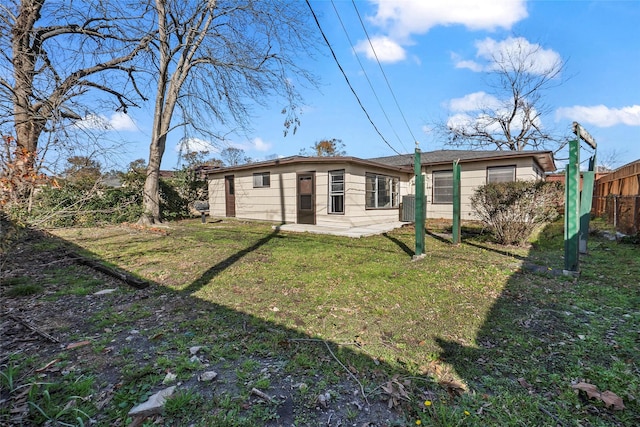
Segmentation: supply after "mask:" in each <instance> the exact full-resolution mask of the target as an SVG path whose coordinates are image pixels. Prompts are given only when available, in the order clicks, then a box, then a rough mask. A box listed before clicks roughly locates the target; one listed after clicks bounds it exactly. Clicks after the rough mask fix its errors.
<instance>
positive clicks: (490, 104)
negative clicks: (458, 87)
mask: <svg viewBox="0 0 640 427" xmlns="http://www.w3.org/2000/svg"><path fill="white" fill-rule="evenodd" d="M500 105H502V103H501V102H500V100H498V98H496V97H495V96H493V95H489V94H488V93H486V92H482V91H480V92H474V93H470V94H468V95H465V96H463V97H462V98H453V99H452V100H450V101H449V109H450V110H451V111H455V112H458V113H464V112H469V111H479V110H483V109H486V108H488V109H498V108H499V107H500Z"/></svg>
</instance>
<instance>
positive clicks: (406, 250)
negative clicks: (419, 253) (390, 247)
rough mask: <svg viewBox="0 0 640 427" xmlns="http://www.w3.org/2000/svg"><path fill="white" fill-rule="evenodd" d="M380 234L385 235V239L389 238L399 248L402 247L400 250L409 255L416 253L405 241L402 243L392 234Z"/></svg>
mask: <svg viewBox="0 0 640 427" xmlns="http://www.w3.org/2000/svg"><path fill="white" fill-rule="evenodd" d="M382 235H383V236H384V237H386V238H387V239H389V240H391V241H392V242H393V243H395V244H396V245H397V246H398V247H399V248H400V249H402V251H403V252H404V253H405V254H407V255H409V256H411V257H412V256H414V255H415V254H416V251H414V250H413V249H411V248H410V247H409V246H407V244H406V243H404V242H403V241H401V240H399V239H396V238H395V237H393V236H390V235H389V233H382Z"/></svg>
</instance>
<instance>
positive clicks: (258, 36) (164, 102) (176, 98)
mask: <svg viewBox="0 0 640 427" xmlns="http://www.w3.org/2000/svg"><path fill="white" fill-rule="evenodd" d="M303 6H304V3H302V2H296V1H282V0H260V1H258V0H242V1H220V0H218V1H216V0H209V1H188V2H184V1H180V0H155V9H156V12H157V25H158V28H157V40H156V41H155V44H154V46H155V49H156V55H157V57H156V58H154V63H156V64H157V70H156V72H155V75H156V76H157V90H156V102H155V111H154V123H153V128H152V137H151V144H150V147H149V162H148V167H147V178H146V181H145V186H144V210H145V212H144V214H143V216H142V217H141V218H140V221H139V222H140V223H141V224H153V223H157V222H161V213H160V204H159V202H160V198H159V192H158V190H159V187H158V177H159V171H160V163H161V161H162V157H163V154H164V151H165V147H166V140H167V135H168V134H169V132H171V131H172V130H173V129H175V128H176V127H183V128H185V129H188V130H189V131H192V132H195V133H198V134H201V135H205V136H206V137H207V138H214V139H216V138H218V139H221V138H222V137H221V136H220V134H219V133H216V130H215V129H217V130H218V131H219V132H221V129H220V127H221V126H225V125H227V124H229V123H233V124H234V125H235V126H238V127H239V128H244V129H248V128H249V123H250V116H251V114H250V113H251V106H252V105H254V104H256V103H257V104H262V105H265V104H266V102H267V99H269V97H271V96H274V95H276V96H279V97H280V98H281V99H282V98H284V101H285V108H284V109H283V110H282V111H283V113H285V115H286V116H285V120H284V126H285V129H287V130H288V129H289V128H292V130H293V131H295V127H296V126H297V124H298V121H297V116H296V105H297V103H298V101H299V99H298V92H297V90H296V88H295V87H294V84H293V82H294V79H295V78H298V79H300V80H302V81H306V82H313V78H312V77H311V76H310V74H309V73H308V72H307V71H305V70H304V69H303V68H302V67H301V66H300V62H299V58H300V57H301V55H302V54H304V53H308V52H310V47H311V46H313V44H314V43H313V41H314V40H315V36H313V34H312V33H310V31H309V30H308V29H309V28H310V27H309V26H308V25H307V22H306V19H307V17H308V13H307V10H306V9H305V8H304V7H303ZM297 59H298V60H297ZM174 118H176V120H175V122H174ZM216 124H217V125H218V126H214V125H216ZM221 133H222V132H221Z"/></svg>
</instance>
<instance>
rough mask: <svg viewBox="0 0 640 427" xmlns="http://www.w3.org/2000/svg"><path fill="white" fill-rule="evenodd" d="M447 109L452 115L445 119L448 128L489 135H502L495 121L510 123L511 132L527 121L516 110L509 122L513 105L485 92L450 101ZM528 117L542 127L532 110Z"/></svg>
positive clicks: (521, 112) (517, 130) (522, 113)
mask: <svg viewBox="0 0 640 427" xmlns="http://www.w3.org/2000/svg"><path fill="white" fill-rule="evenodd" d="M448 107H449V110H450V111H451V112H453V113H454V114H452V115H451V116H449V118H448V119H447V126H448V127H450V128H456V129H463V128H467V129H469V130H470V129H474V128H476V129H478V128H479V129H483V130H485V131H488V132H490V133H502V132H503V130H502V128H501V127H500V123H499V121H498V120H496V119H500V121H502V122H507V121H511V131H512V132H519V131H520V129H521V124H522V123H525V122H527V121H528V120H527V119H526V117H525V115H524V112H523V111H522V110H521V109H518V111H517V112H516V116H515V117H514V118H513V119H512V120H511V117H510V116H511V114H512V111H513V104H512V103H510V102H509V101H501V100H499V99H498V98H496V97H495V96H493V95H490V94H488V93H486V92H474V93H470V94H468V95H465V96H463V97H462V98H454V99H451V100H450V101H449V102H448ZM529 117H533V118H534V122H535V123H534V124H535V125H536V126H537V127H540V128H541V127H542V123H541V122H540V118H539V117H538V114H537V112H536V110H535V109H532V111H531V112H530V114H529Z"/></svg>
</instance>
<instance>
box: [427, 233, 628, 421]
mask: <svg viewBox="0 0 640 427" xmlns="http://www.w3.org/2000/svg"><path fill="white" fill-rule="evenodd" d="M556 231H557V227H556ZM560 232H562V230H560ZM551 234H553V233H543V235H546V236H547V237H548V236H549V235H551ZM556 238H560V237H559V236H556ZM464 243H465V244H466V245H469V246H473V247H476V248H481V249H485V250H490V251H493V252H496V253H499V254H501V255H505V256H509V257H515V258H517V259H519V260H521V261H523V264H522V266H523V267H522V269H521V270H520V271H519V272H517V273H515V274H513V275H512V276H511V277H510V278H509V280H508V282H507V283H506V285H505V287H504V288H503V290H502V292H501V294H500V295H499V296H498V297H497V299H496V300H495V302H494V304H493V306H492V308H491V309H490V311H489V312H488V314H487V315H486V318H485V320H484V323H483V325H482V326H481V328H480V329H479V330H478V332H477V335H476V338H475V343H474V344H473V345H468V344H463V343H460V342H457V341H454V340H450V339H447V338H446V336H445V335H440V336H437V337H436V341H437V343H438V345H439V346H440V347H441V349H442V351H441V353H440V358H441V359H442V360H443V361H445V362H447V363H449V364H451V365H452V366H453V367H454V369H455V370H456V372H457V374H458V375H459V376H460V377H461V378H462V379H463V380H464V382H465V383H466V384H468V385H469V387H470V388H471V389H472V390H473V391H474V392H475V393H477V394H478V395H479V396H482V399H479V400H480V402H479V403H480V404H481V405H483V406H480V408H475V409H476V410H479V411H480V412H483V411H484V409H485V407H486V409H487V412H486V413H485V418H484V423H486V425H540V426H541V425H560V426H569V425H612V426H635V425H640V405H638V400H637V399H633V398H631V400H629V396H637V393H638V391H640V382H639V380H638V377H637V372H639V369H640V352H639V350H640V349H639V347H640V345H639V344H638V341H637V337H636V341H635V343H634V342H633V338H632V337H633V334H634V329H633V328H634V326H633V325H634V324H633V322H634V320H632V319H634V317H633V316H635V322H636V323H635V325H636V326H639V325H640V313H639V312H638V311H637V307H639V306H640V296H639V294H638V291H639V290H640V289H639V288H640V284H638V282H637V281H636V284H633V285H630V284H629V282H628V281H627V280H620V279H619V278H620V277H627V276H628V277H640V276H638V274H640V256H637V255H638V253H635V254H634V251H633V248H622V247H620V246H618V247H617V249H619V250H621V251H622V250H624V251H622V252H620V254H615V252H614V251H615V250H616V248H615V247H602V246H598V249H594V250H592V251H591V255H590V258H588V259H586V260H583V265H582V277H580V278H579V279H575V280H574V279H573V278H568V277H561V276H562V271H561V270H559V269H557V268H555V269H550V268H547V267H540V266H537V265H535V264H534V263H530V262H527V260H529V259H531V258H535V254H533V255H531V256H530V257H520V256H515V255H513V254H511V253H509V252H506V251H502V250H499V249H494V248H490V247H487V246H484V245H481V244H478V243H475V242H472V241H469V240H465V241H464ZM534 250H535V247H534ZM562 255H563V253H562V250H561V249H557V250H556V252H555V259H556V260H557V261H558V263H561V262H562V261H561V259H562ZM609 257H610V261H606V259H607V258H609ZM621 258H622V259H621ZM596 260H600V261H596ZM596 263H601V264H604V265H606V264H609V265H610V267H609V268H614V269H616V271H615V273H613V272H610V273H609V275H607V276H605V275H604V271H602V270H600V267H599V266H597V265H596ZM532 272H533V273H532ZM538 273H544V274H538ZM631 313H635V315H633V314H631ZM623 342H624V343H625V344H622V343H623ZM580 381H585V382H589V383H592V384H594V385H595V386H597V387H598V388H599V390H600V391H601V392H604V391H605V390H611V391H613V392H614V393H615V394H617V395H618V396H620V397H622V396H626V398H625V405H627V408H626V409H625V410H624V411H616V410H613V408H611V407H610V408H607V407H605V405H604V403H603V402H602V401H600V400H598V399H589V398H588V397H587V396H586V395H582V394H578V391H577V390H574V389H573V388H572V385H573V384H575V383H577V382H580ZM482 401H484V404H482ZM499 407H502V410H498V408H499Z"/></svg>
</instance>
